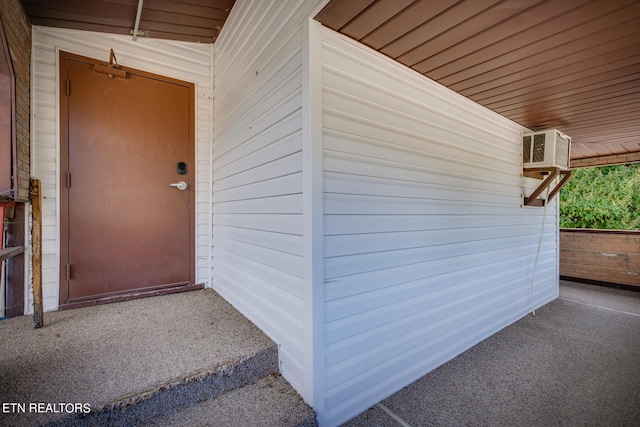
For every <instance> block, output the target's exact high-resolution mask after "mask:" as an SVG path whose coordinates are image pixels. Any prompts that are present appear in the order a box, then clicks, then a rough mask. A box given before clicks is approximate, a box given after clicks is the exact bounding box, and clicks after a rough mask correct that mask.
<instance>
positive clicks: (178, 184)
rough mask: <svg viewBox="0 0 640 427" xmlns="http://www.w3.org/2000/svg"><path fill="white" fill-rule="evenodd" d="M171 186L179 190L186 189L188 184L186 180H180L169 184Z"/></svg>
mask: <svg viewBox="0 0 640 427" xmlns="http://www.w3.org/2000/svg"><path fill="white" fill-rule="evenodd" d="M169 187H176V188H177V189H178V190H180V191H184V190H186V189H187V187H188V185H187V183H186V182H184V181H178V182H174V183H171V184H169Z"/></svg>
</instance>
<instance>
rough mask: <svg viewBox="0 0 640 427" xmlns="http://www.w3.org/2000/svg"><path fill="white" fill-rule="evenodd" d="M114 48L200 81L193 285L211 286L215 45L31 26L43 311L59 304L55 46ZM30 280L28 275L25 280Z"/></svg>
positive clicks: (132, 60)
mask: <svg viewBox="0 0 640 427" xmlns="http://www.w3.org/2000/svg"><path fill="white" fill-rule="evenodd" d="M109 49H113V50H114V51H115V54H116V57H117V60H118V63H119V64H121V65H124V66H127V67H132V68H136V69H139V70H143V71H148V72H151V73H156V74H161V75H164V76H168V77H172V78H176V79H180V80H184V81H187V82H191V83H195V86H196V177H195V179H196V185H195V192H196V200H195V203H196V206H197V208H196V209H197V210H196V242H195V245H196V283H204V284H205V285H207V286H210V259H211V257H210V247H211V244H210V240H211V236H210V229H211V224H210V218H211V196H210V194H211V188H210V170H211V167H210V164H211V138H212V129H211V122H212V116H213V114H212V107H213V102H212V97H213V88H212V76H213V70H212V57H213V46H212V45H205V44H199V43H188V42H177V41H168V40H159V39H145V38H138V41H137V42H134V41H132V39H131V37H128V36H122V35H114V34H104V33H96V32H86V31H78V30H68V29H61V28H50V27H40V26H34V27H33V49H32V77H31V78H32V82H33V84H32V92H31V93H32V103H31V105H32V113H31V128H32V133H31V134H32V142H31V145H32V147H31V150H32V151H31V162H32V166H31V173H32V176H33V177H34V178H37V179H40V180H41V181H42V192H43V201H42V207H43V227H42V238H43V245H42V276H43V296H44V308H45V310H47V311H49V310H55V309H57V308H58V302H59V259H60V240H59V238H60V235H59V234H60V232H59V230H60V229H59V223H60V211H59V208H60V206H59V203H60V202H59V198H58V196H59V194H60V190H59V188H60V187H59V185H60V183H59V176H60V170H59V166H58V165H59V152H60V134H59V119H60V114H59V110H58V108H59V92H58V84H57V82H58V66H59V64H58V52H59V51H60V50H64V51H67V52H71V53H75V54H78V55H83V56H87V57H91V58H96V59H100V60H104V61H107V60H108V59H109ZM26 282H27V283H31V280H27V281H26ZM25 295H27V298H28V301H27V303H26V306H25V311H27V312H29V313H31V312H33V305H32V292H31V289H30V288H29V289H27V292H26V293H25Z"/></svg>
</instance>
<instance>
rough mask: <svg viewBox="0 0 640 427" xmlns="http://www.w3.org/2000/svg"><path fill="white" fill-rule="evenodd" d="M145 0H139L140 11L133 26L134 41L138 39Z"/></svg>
mask: <svg viewBox="0 0 640 427" xmlns="http://www.w3.org/2000/svg"><path fill="white" fill-rule="evenodd" d="M143 2H144V0H138V12H137V13H136V23H135V25H134V26H133V41H136V40H138V27H139V26H140V15H142V3H143Z"/></svg>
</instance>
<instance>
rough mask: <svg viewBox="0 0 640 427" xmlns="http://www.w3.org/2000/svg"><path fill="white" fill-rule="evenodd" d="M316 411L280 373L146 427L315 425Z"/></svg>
mask: <svg viewBox="0 0 640 427" xmlns="http://www.w3.org/2000/svg"><path fill="white" fill-rule="evenodd" d="M317 425H318V423H317V421H316V415H315V412H314V411H313V410H312V409H311V408H310V407H309V406H308V405H307V404H306V403H304V401H303V400H302V398H301V397H300V396H299V395H298V394H297V393H296V392H295V390H294V389H293V388H292V387H291V386H290V385H289V383H288V382H287V381H286V380H284V378H282V376H280V375H279V374H272V375H269V376H266V377H264V378H261V379H259V380H257V381H255V382H253V383H251V384H248V385H245V386H243V387H240V388H236V389H234V390H231V391H228V392H226V393H223V394H221V395H219V396H217V397H216V398H213V399H208V400H205V401H202V402H198V403H196V404H194V405H191V406H189V407H187V408H185V409H182V410H179V411H176V412H173V413H171V414H168V415H163V416H159V417H157V418H156V419H154V420H152V421H151V422H149V423H147V424H144V426H145V427H183V426H192V427H205V426H207V427H213V426H224V427H234V426H237V427H247V426H252V427H260V426H264V427H273V426H279V427H314V426H317Z"/></svg>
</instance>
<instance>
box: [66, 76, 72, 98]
mask: <svg viewBox="0 0 640 427" xmlns="http://www.w3.org/2000/svg"><path fill="white" fill-rule="evenodd" d="M65 83H66V86H67V87H66V89H65V90H66V94H67V96H71V80H67V81H66V82H65Z"/></svg>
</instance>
